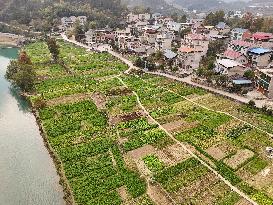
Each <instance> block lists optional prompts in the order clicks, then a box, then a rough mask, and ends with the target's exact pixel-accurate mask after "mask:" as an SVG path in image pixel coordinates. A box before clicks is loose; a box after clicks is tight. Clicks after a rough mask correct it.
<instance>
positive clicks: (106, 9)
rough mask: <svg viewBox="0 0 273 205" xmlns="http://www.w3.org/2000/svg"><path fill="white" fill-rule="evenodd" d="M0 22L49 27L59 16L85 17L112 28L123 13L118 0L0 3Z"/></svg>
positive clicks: (14, 0)
mask: <svg viewBox="0 0 273 205" xmlns="http://www.w3.org/2000/svg"><path fill="white" fill-rule="evenodd" d="M0 5H1V7H0V21H5V22H13V23H14V22H15V23H18V24H25V25H33V26H34V27H36V26H35V25H37V26H44V27H46V26H50V25H48V24H51V25H52V24H56V23H57V21H58V20H59V19H60V18H61V17H63V16H71V15H75V16H78V15H86V16H87V17H88V20H89V21H94V22H96V23H98V24H100V25H115V24H117V23H118V22H119V20H120V18H121V14H122V13H123V12H124V11H125V9H126V8H125V6H123V5H122V4H121V2H120V0H0Z"/></svg>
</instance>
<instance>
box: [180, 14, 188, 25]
mask: <svg viewBox="0 0 273 205" xmlns="http://www.w3.org/2000/svg"><path fill="white" fill-rule="evenodd" d="M178 21H179V23H186V22H187V16H186V15H185V14H184V15H182V16H180V18H179V20H178Z"/></svg>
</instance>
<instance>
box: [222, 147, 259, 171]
mask: <svg viewBox="0 0 273 205" xmlns="http://www.w3.org/2000/svg"><path fill="white" fill-rule="evenodd" d="M253 156H254V153H253V152H252V151H250V150H248V149H243V150H239V151H238V152H237V153H236V154H235V155H233V156H232V157H230V158H228V159H225V160H224V162H225V163H226V164H227V165H228V166H230V167H231V168H233V169H236V168H238V167H239V166H240V165H241V164H243V163H244V162H245V161H246V160H248V159H249V158H251V157H253Z"/></svg>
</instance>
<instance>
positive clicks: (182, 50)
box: [178, 46, 195, 53]
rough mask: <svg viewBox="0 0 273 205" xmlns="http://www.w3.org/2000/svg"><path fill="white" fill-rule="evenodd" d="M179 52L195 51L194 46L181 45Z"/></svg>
mask: <svg viewBox="0 0 273 205" xmlns="http://www.w3.org/2000/svg"><path fill="white" fill-rule="evenodd" d="M178 50H179V51H180V52H181V53H192V52H194V51H195V49H194V48H190V47H187V46H181V47H180V48H179V49H178Z"/></svg>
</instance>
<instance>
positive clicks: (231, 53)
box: [224, 49, 243, 59]
mask: <svg viewBox="0 0 273 205" xmlns="http://www.w3.org/2000/svg"><path fill="white" fill-rule="evenodd" d="M242 55H243V54H242V53H240V52H237V51H234V50H231V49H228V50H226V51H225V52H224V56H225V57H227V58H230V59H237V58H239V57H240V56H242Z"/></svg>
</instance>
